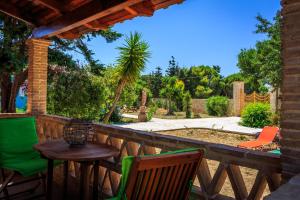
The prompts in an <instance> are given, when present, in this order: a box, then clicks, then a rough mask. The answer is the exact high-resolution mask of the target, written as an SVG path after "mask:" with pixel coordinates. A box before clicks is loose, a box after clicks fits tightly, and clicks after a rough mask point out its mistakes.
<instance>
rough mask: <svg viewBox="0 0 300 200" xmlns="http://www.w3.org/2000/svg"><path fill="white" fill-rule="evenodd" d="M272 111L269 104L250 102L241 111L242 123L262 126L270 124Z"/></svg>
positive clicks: (249, 125)
mask: <svg viewBox="0 0 300 200" xmlns="http://www.w3.org/2000/svg"><path fill="white" fill-rule="evenodd" d="M271 117H272V112H271V108H270V105H269V104H264V103H250V104H248V105H247V106H246V107H245V108H244V110H243V111H242V123H241V124H242V125H243V126H248V127H254V128H262V127H264V126H268V125H271V124H272V120H271Z"/></svg>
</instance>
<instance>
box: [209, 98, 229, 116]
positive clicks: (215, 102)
mask: <svg viewBox="0 0 300 200" xmlns="http://www.w3.org/2000/svg"><path fill="white" fill-rule="evenodd" d="M228 106H229V100H228V98H227V97H224V96H213V97H210V98H208V99H207V101H206V110H207V112H208V114H209V115H212V116H219V117H221V116H225V115H227V112H228Z"/></svg>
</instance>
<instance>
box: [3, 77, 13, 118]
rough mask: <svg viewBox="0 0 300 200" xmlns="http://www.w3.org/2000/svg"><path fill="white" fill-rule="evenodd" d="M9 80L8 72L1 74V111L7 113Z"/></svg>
mask: <svg viewBox="0 0 300 200" xmlns="http://www.w3.org/2000/svg"><path fill="white" fill-rule="evenodd" d="M10 90H11V81H10V76H9V74H8V73H3V75H2V76H1V113H8V104H9V99H10Z"/></svg>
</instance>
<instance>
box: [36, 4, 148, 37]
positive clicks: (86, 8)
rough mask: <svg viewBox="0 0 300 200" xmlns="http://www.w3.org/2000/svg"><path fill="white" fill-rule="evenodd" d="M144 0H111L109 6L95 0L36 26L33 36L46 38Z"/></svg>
mask: <svg viewBox="0 0 300 200" xmlns="http://www.w3.org/2000/svg"><path fill="white" fill-rule="evenodd" d="M143 1H144V0H116V1H110V3H111V4H112V5H111V6H110V7H109V8H107V7H106V6H105V5H104V4H101V3H100V2H103V1H100V2H99V1H97V0H94V1H92V2H90V3H87V4H85V5H83V6H81V7H79V8H77V9H75V10H73V11H72V12H69V13H66V14H65V15H62V16H61V17H60V18H58V19H57V20H55V22H54V23H52V24H49V25H47V26H41V27H38V28H36V29H35V30H34V31H33V36H34V37H36V38H46V37H52V36H55V35H59V34H61V33H64V32H67V31H69V30H72V29H74V28H76V27H79V26H82V25H84V24H88V23H90V22H92V21H94V20H97V19H100V18H102V17H105V16H107V15H110V14H112V13H115V12H118V11H121V10H124V8H125V7H130V6H132V5H135V4H137V3H140V2H143Z"/></svg>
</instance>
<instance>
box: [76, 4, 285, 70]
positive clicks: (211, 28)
mask: <svg viewBox="0 0 300 200" xmlns="http://www.w3.org/2000/svg"><path fill="white" fill-rule="evenodd" d="M279 9H280V0H186V1H185V2H184V3H182V4H179V5H174V6H171V7H169V8H168V9H163V10H159V11H157V12H155V14H154V16H152V17H138V18H135V19H133V20H129V21H125V22H124V23H120V24H116V25H115V26H114V27H113V29H114V30H116V31H118V32H120V33H123V34H129V33H130V32H131V31H138V32H140V33H142V35H143V39H144V40H145V41H147V42H148V43H149V45H150V48H151V53H152V56H151V59H150V60H149V63H148V64H147V68H146V70H145V71H144V73H149V72H151V71H153V70H154V68H155V67H156V66H160V67H162V68H163V70H165V69H166V68H167V66H168V61H169V60H170V57H171V56H174V57H175V58H176V60H177V61H178V63H179V65H180V66H186V67H188V66H193V65H202V64H203V65H219V66H220V67H221V73H222V74H223V75H225V76H226V75H229V74H232V73H235V72H237V71H238V68H237V66H236V64H237V55H238V53H239V52H240V49H242V48H249V47H254V45H255V42H256V41H257V40H261V39H263V38H264V37H263V36H262V35H257V34H255V33H254V30H255V24H256V19H255V16H256V15H257V14H258V13H260V14H261V15H262V16H264V17H266V18H268V19H272V18H273V17H274V16H275V13H276V11H277V10H279ZM122 43H123V39H122V38H121V39H119V40H118V41H116V42H113V43H110V44H107V43H106V42H105V41H104V39H102V38H97V39H94V40H92V41H91V42H89V43H88V45H89V47H90V48H91V49H92V50H93V51H94V52H95V58H96V59H99V61H100V62H101V63H104V64H113V63H114V61H115V60H116V57H117V56H118V51H117V50H116V47H117V46H120V45H122ZM76 56H78V58H80V56H79V55H76Z"/></svg>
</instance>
